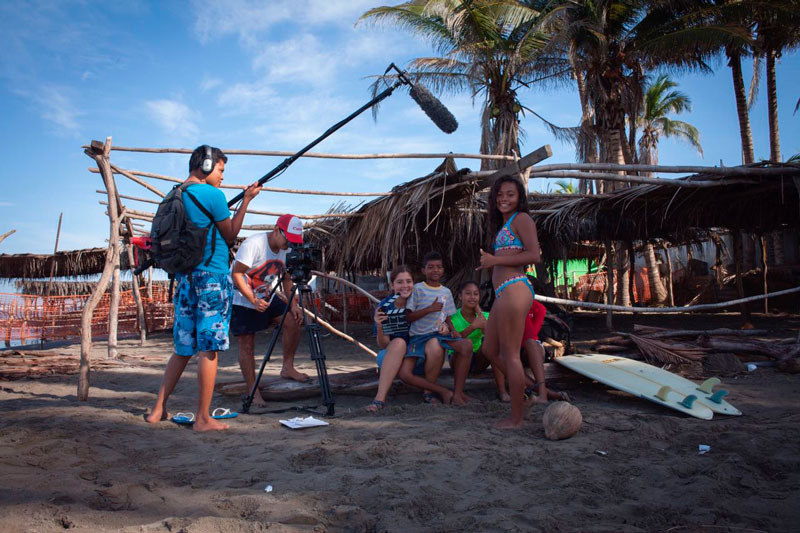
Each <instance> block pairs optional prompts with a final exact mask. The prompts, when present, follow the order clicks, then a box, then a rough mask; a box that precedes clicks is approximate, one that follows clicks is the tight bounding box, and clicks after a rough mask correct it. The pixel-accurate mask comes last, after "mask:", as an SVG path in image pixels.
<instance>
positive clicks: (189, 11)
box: [0, 0, 800, 253]
mask: <svg viewBox="0 0 800 533" xmlns="http://www.w3.org/2000/svg"><path fill="white" fill-rule="evenodd" d="M376 5H380V3H379V2H376V1H375V0H290V1H282V0H275V1H269V2H266V1H264V2H249V1H244V0H231V1H226V2H221V1H220V2H211V1H203V0H197V1H191V2H190V1H185V2H178V1H166V2H155V1H154V2H146V1H133V0H127V1H125V2H99V1H89V0H86V1H67V0H64V1H45V2H37V1H32V2H3V3H1V4H0V43H2V48H3V53H2V57H0V112H1V113H2V115H1V116H2V117H3V121H2V129H0V136H2V137H1V139H0V140H1V141H2V146H3V153H4V154H5V163H4V165H3V166H2V170H0V183H1V184H2V188H3V192H4V194H3V195H2V197H0V221H2V223H0V234H2V233H5V232H6V231H8V230H10V229H12V228H14V229H16V230H17V233H16V234H14V235H13V236H11V237H9V238H8V239H6V240H5V241H4V242H3V243H2V244H0V252H2V253H23V252H31V253H50V252H51V251H52V249H53V245H54V239H55V230H56V225H57V222H58V216H59V213H60V212H63V213H64V222H63V227H62V234H61V241H60V245H59V249H62V250H67V249H78V248H86V247H92V246H105V242H104V241H105V239H106V238H107V236H108V222H107V220H108V219H107V218H106V217H105V215H104V214H103V212H104V207H103V206H101V205H99V204H98V200H100V199H101V196H100V195H99V194H96V193H95V191H96V190H97V189H100V188H102V185H101V181H100V178H99V177H98V176H97V175H96V174H91V173H89V172H88V171H87V168H88V167H89V166H90V165H91V164H92V160H91V159H89V158H88V157H86V156H85V155H84V154H83V151H82V149H81V145H83V144H88V142H89V141H90V140H92V139H100V140H103V139H105V138H106V136H109V135H110V136H112V137H113V140H114V144H116V145H120V146H139V147H141V146H149V147H184V148H193V147H195V146H197V145H199V144H202V143H210V144H213V145H216V146H219V147H221V148H223V149H226V148H228V149H231V148H238V149H256V150H285V151H291V152H294V151H296V150H298V149H300V148H301V147H303V146H305V145H306V144H308V143H309V142H310V141H312V140H313V139H315V138H316V137H318V136H319V135H320V134H322V132H324V131H325V130H326V129H328V128H329V127H330V126H331V125H332V124H334V123H335V122H337V121H339V120H341V119H342V118H344V117H345V116H347V115H348V114H350V113H351V112H352V111H354V110H355V109H357V108H358V107H360V106H361V105H362V104H363V103H365V102H366V101H368V100H369V98H370V94H369V84H370V80H369V79H366V77H367V76H370V75H373V74H378V73H382V72H383V71H384V69H385V68H386V67H387V66H388V65H389V63H391V62H395V63H397V64H398V65H401V66H403V65H405V64H406V63H407V62H408V60H409V59H411V58H413V57H418V56H425V55H431V53H432V51H431V49H430V48H429V46H428V45H427V43H425V42H423V41H421V40H419V39H418V38H416V37H413V36H410V35H408V34H406V33H401V32H398V31H395V30H392V29H391V28H388V27H385V26H373V25H369V24H362V25H359V26H357V27H354V22H355V21H356V20H357V18H358V16H359V15H360V14H362V13H363V12H364V11H366V10H367V9H369V8H371V7H374V6H376ZM716 67H717V68H716V73H715V75H711V76H701V75H684V76H675V77H674V79H676V81H678V82H679V83H680V89H681V90H682V91H684V92H685V93H687V94H688V95H689V96H690V97H691V99H692V101H693V107H694V111H693V113H691V114H685V115H682V116H681V117H680V119H681V120H686V121H688V122H691V123H692V124H694V125H695V126H696V127H697V128H698V129H699V130H700V132H701V142H702V145H703V148H704V150H705V157H704V158H702V159H701V158H700V157H699V156H698V155H697V153H696V152H695V151H694V150H693V149H692V148H691V147H689V146H688V145H685V144H681V143H676V142H672V141H663V142H662V144H661V146H660V162H661V163H662V164H702V165H716V164H719V162H720V161H723V162H724V164H725V165H736V164H739V163H740V160H741V158H740V155H739V154H740V151H739V138H738V125H737V121H736V114H735V103H734V99H733V91H732V87H731V80H730V71H729V69H727V67H725V65H724V64H723V63H722V62H720V63H719V64H718V65H716ZM749 72H750V69H749V68H748V67H747V66H746V74H747V75H748V77H749ZM798 81H800V60H798V55H797V54H796V53H793V54H789V55H787V56H786V57H784V58H783V59H782V60H781V63H780V65H779V67H778V91H779V93H778V94H779V106H780V120H781V123H780V126H781V142H782V149H783V154H784V158H786V157H788V156H789V155H791V154H794V153H797V152H800V127H798V120H800V114H798V115H793V110H794V104H795V102H796V101H797V98H798V97H800V93H799V92H798V89H797V86H798ZM765 92H766V91H765V87H763V88H762V90H761V92H760V95H759V98H758V100H757V101H756V103H755V105H754V107H753V109H752V113H751V120H752V125H753V134H754V137H755V146H756V157H757V158H766V157H767V156H768V155H769V146H768V130H767V122H766V119H767V111H766V104H765V98H764V96H765ZM520 98H521V100H522V102H523V104H524V105H526V106H529V107H531V108H533V109H535V110H536V111H537V112H539V113H540V114H542V115H543V116H545V117H546V118H547V119H549V120H550V121H552V122H555V123H557V124H559V125H564V126H572V125H575V124H577V122H578V119H579V116H580V112H579V105H578V97H577V93H576V92H575V91H574V90H567V89H564V90H558V91H556V90H548V91H542V90H535V89H532V90H525V91H522V92H520ZM442 100H443V102H444V103H445V104H446V105H447V107H448V108H449V109H450V110H451V111H452V112H453V113H454V115H455V116H456V117H457V119H458V121H459V123H460V127H459V129H458V131H456V132H455V133H454V134H452V135H446V134H444V133H442V132H441V131H439V130H438V129H437V128H436V127H435V126H434V125H433V124H432V123H431V122H430V121H429V120H428V119H427V117H425V115H424V114H423V113H422V111H421V110H420V109H419V108H418V107H417V106H416V104H415V103H414V102H413V101H412V100H411V99H410V98H409V97H408V96H407V94H405V93H404V92H403V91H400V90H398V91H396V92H395V94H394V95H393V96H392V97H390V98H389V99H388V100H386V101H385V102H384V103H383V104H382V106H381V111H380V113H379V117H378V121H377V122H374V121H373V120H372V117H371V115H370V113H368V112H367V113H365V114H364V115H363V116H361V117H359V118H358V119H356V120H354V121H353V122H351V123H350V124H348V125H347V126H345V127H344V128H343V129H342V130H340V131H339V132H337V133H335V134H334V135H333V136H332V137H330V138H329V139H326V140H325V141H324V142H323V143H321V144H320V145H318V146H317V147H316V148H315V149H314V151H319V152H334V153H375V152H381V153H386V152H449V151H452V152H470V153H475V152H477V151H478V146H479V140H480V131H479V124H478V119H479V104H480V103H479V102H476V103H475V105H473V102H472V100H471V98H470V96H469V95H461V96H448V97H444V98H443V99H442ZM522 127H523V129H524V130H525V132H526V138H525V140H524V145H523V149H522V151H523V153H527V152H530V151H532V150H534V149H536V148H538V147H539V146H541V145H543V144H550V145H551V146H552V148H553V152H554V156H553V157H552V159H551V160H550V161H549V162H572V161H574V159H575V157H574V151H573V149H572V148H571V147H570V146H568V145H564V144H561V143H559V142H558V141H556V140H555V139H553V138H552V136H551V135H550V134H549V132H547V130H546V129H545V128H544V127H543V126H542V125H541V123H540V122H539V121H538V119H535V118H533V117H525V118H524V119H523V121H522ZM187 161H188V158H187V156H183V155H161V154H158V155H143V154H131V153H125V152H112V162H114V163H116V164H117V165H119V166H122V167H125V168H130V169H136V170H144V171H150V172H157V173H161V174H168V175H172V176H176V177H180V178H184V177H185V176H186V174H187ZM280 161H281V158H264V157H245V156H234V157H232V158H231V159H230V160H229V163H228V166H227V168H226V173H225V174H226V176H225V179H226V182H227V183H237V184H242V183H249V182H252V181H254V180H255V179H257V178H258V177H260V176H262V175H263V174H265V173H266V172H267V171H269V170H270V169H272V168H273V167H274V166H276V165H277V164H278V163H280ZM437 164H438V161H436V160H367V161H356V162H344V161H335V160H320V159H301V160H299V161H298V162H296V163H295V164H294V165H292V166H291V167H290V168H289V169H288V170H287V171H286V172H285V173H284V174H283V175H281V176H280V177H278V178H277V179H275V180H273V181H271V182H270V185H271V186H275V187H287V188H304V189H317V190H338V191H369V192H383V191H388V190H390V189H391V188H392V187H393V186H395V185H397V184H398V183H401V182H403V181H407V180H410V179H413V178H416V177H419V176H421V175H424V174H427V173H428V172H430V171H431V170H432V169H433V168H434V167H435V166H436V165H437ZM458 164H459V166H461V167H470V168H473V169H475V168H477V167H478V166H479V165H478V162H477V161H475V160H459V161H458ZM117 180H118V181H117V182H118V184H119V187H120V189H121V192H122V193H123V194H129V195H133V196H139V197H142V196H145V197H150V196H151V195H150V194H149V193H147V192H146V191H145V190H144V189H142V188H141V187H140V186H138V185H136V184H134V183H132V182H130V181H129V180H127V179H126V178H123V177H119V178H118V179H117ZM536 181H537V182H536V183H535V184H534V188H536V189H540V190H541V189H544V188H546V187H547V185H546V184H545V183H544V180H536ZM156 184H157V185H158V186H159V187H160V188H161V189H162V190H166V189H167V188H168V184H167V183H166V182H156ZM226 192H227V194H228V196H229V198H230V197H232V195H233V194H234V192H232V191H226ZM337 201H338V200H337V198H335V197H308V196H294V195H286V194H278V193H262V194H261V195H260V196H259V197H258V198H257V199H256V200H255V202H254V203H253V204H252V207H253V208H254V209H260V210H268V211H279V212H294V213H298V214H314V213H322V212H325V211H326V210H327V209H328V208H329V207H331V205H332V204H334V203H335V202H337ZM128 205H129V207H131V208H132V209H138V210H146V211H152V210H153V207H154V206H152V205H147V204H141V203H138V202H128ZM273 220H274V217H263V216H254V215H250V216H248V218H247V219H246V221H245V223H246V224H259V223H271V222H272V221H273Z"/></svg>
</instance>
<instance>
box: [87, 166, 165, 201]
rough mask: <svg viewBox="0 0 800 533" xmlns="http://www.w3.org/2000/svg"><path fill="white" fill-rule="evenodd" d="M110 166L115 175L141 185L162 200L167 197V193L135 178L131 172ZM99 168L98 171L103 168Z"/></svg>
mask: <svg viewBox="0 0 800 533" xmlns="http://www.w3.org/2000/svg"><path fill="white" fill-rule="evenodd" d="M110 166H111V170H112V171H114V172H115V173H117V174H122V175H123V176H125V177H126V178H128V179H129V180H131V181H133V182H134V183H138V184H139V185H141V186H142V187H144V188H145V189H147V190H148V191H150V192H152V193H155V194H156V195H157V196H159V197H160V198H164V197H165V196H166V193H163V192H161V191H160V190H159V189H158V188H156V187H153V186H152V185H150V184H149V183H147V182H146V181H144V180H141V179H139V178H137V177H136V176H134V175H133V174H131V173H130V172H128V171H126V170H122V169H119V168H117V167H116V166H114V165H110ZM97 168H98V169H102V167H101V166H100V165H99V164H98V165H97ZM98 171H99V172H102V170H98Z"/></svg>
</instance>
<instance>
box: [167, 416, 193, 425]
mask: <svg viewBox="0 0 800 533" xmlns="http://www.w3.org/2000/svg"><path fill="white" fill-rule="evenodd" d="M170 420H172V421H173V422H175V423H176V424H180V425H181V426H191V425H192V424H194V413H178V414H176V415H175V416H173V417H172V418H171V419H170Z"/></svg>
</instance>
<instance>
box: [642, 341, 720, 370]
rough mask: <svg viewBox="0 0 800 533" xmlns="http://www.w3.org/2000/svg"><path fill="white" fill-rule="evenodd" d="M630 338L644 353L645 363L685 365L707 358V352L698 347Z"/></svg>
mask: <svg viewBox="0 0 800 533" xmlns="http://www.w3.org/2000/svg"><path fill="white" fill-rule="evenodd" d="M628 338H629V339H630V340H632V341H633V342H634V344H636V347H637V348H639V351H640V352H642V355H643V356H644V359H645V361H647V362H648V363H660V364H667V365H684V364H687V363H693V362H696V361H700V360H701V359H703V357H705V356H706V352H707V351H706V350H704V349H703V348H698V347H697V346H682V345H678V344H674V343H666V342H662V341H657V340H655V339H648V338H647V337H641V336H639V335H628Z"/></svg>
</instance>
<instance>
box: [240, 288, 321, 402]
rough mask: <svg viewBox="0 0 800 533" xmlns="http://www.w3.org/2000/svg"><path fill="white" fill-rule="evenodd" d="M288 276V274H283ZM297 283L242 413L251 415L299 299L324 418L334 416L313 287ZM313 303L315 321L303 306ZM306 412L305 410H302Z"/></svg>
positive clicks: (272, 293)
mask: <svg viewBox="0 0 800 533" xmlns="http://www.w3.org/2000/svg"><path fill="white" fill-rule="evenodd" d="M283 275H284V276H286V273H284V274H283ZM281 280H283V277H281V278H280V279H279V280H278V283H276V284H275V287H273V288H272V290H271V291H270V294H269V299H271V298H272V297H273V296H274V295H275V291H276V290H277V289H278V287H279V286H280V284H281V283H280V281H281ZM293 281H295V284H294V286H293V287H292V292H291V293H290V294H289V301H288V302H286V309H285V310H284V311H283V316H281V321H280V323H279V324H278V327H277V328H275V331H273V333H272V339H271V340H270V342H269V348H267V353H266V355H264V360H263V361H261V368H259V370H258V375H257V376H256V381H255V383H254V384H253V388H252V390H251V391H250V394H249V395H248V396H247V398H245V399H244V400H242V412H243V413H249V412H250V406H251V405H252V403H253V397H254V396H255V394H256V391H257V390H258V384H259V382H260V381H261V375H262V374H263V373H264V367H266V366H267V363H268V362H269V359H270V357H271V356H272V350H274V349H275V344H276V343H277V341H278V336H279V335H280V333H281V331H282V330H283V323H284V322H285V321H286V316H287V315H288V314H289V313H290V312H291V309H292V300H293V299H294V298H295V296H296V297H297V304H298V306H299V307H300V311H301V312H302V313H303V327H304V329H305V330H306V331H307V332H308V341H309V349H310V351H311V359H312V360H313V361H314V364H315V365H316V367H317V376H318V378H319V388H320V392H321V393H322V403H323V404H324V405H325V407H326V408H327V411H326V412H325V415H324V416H333V409H334V401H333V395H332V394H331V387H330V383H329V382H328V369H327V367H326V366H325V352H324V351H323V350H322V340H321V339H320V335H319V324H318V323H317V305H316V303H315V302H314V299H313V297H312V295H311V287H309V286H308V280H306V279H303V280H300V281H297V280H293ZM304 297H305V298H304ZM304 299H305V300H306V301H308V302H311V311H312V313H313V315H314V319H313V320H311V321H310V320H309V319H308V317H307V316H306V313H305V307H304V306H303V300H304ZM301 410H305V409H301Z"/></svg>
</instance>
